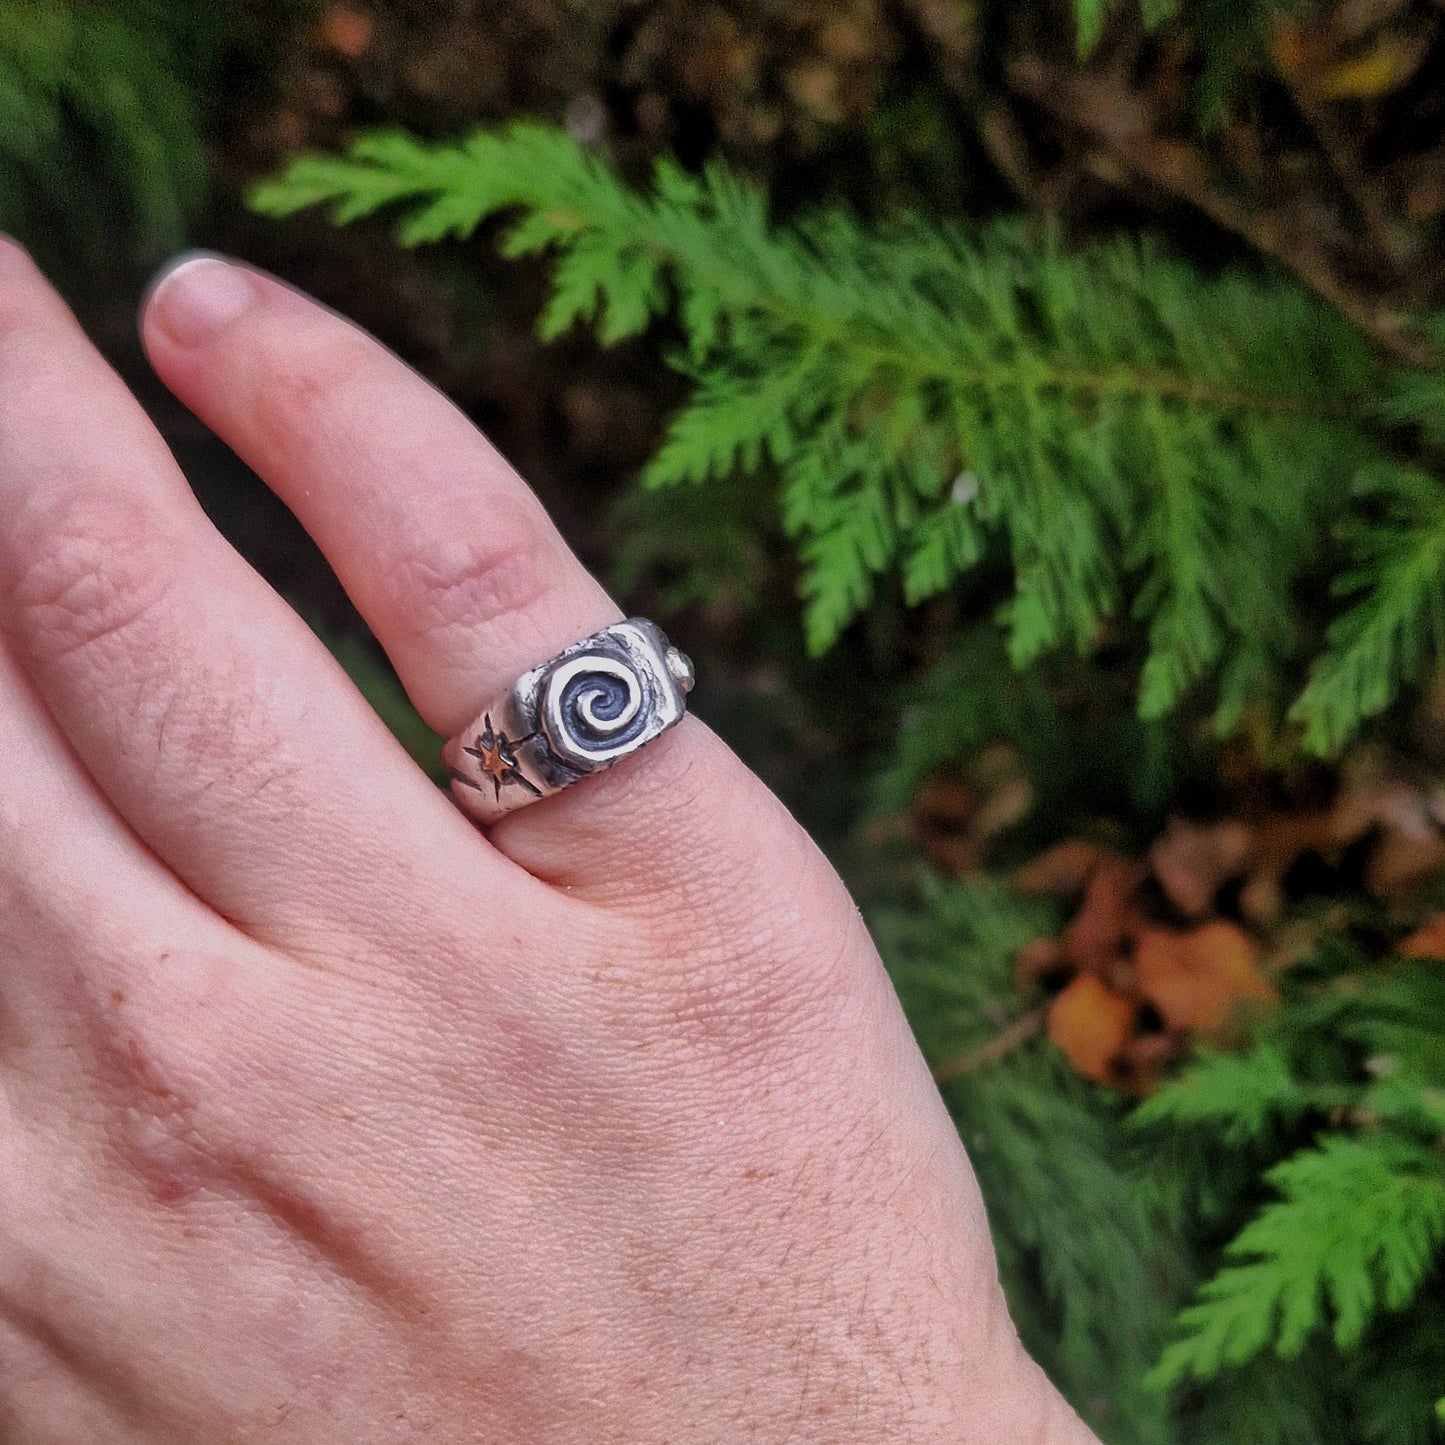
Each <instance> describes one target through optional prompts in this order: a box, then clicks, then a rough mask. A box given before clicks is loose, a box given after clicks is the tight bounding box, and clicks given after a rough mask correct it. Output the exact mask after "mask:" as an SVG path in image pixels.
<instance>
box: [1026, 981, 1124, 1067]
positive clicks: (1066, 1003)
mask: <svg viewBox="0 0 1445 1445" xmlns="http://www.w3.org/2000/svg"><path fill="white" fill-rule="evenodd" d="M1137 1013H1138V1005H1137V1004H1135V1003H1134V1001H1133V1000H1132V999H1128V998H1125V997H1124V995H1123V994H1121V993H1116V992H1115V991H1114V990H1113V989H1111V988H1110V987H1109V985H1108V984H1106V983H1105V982H1104V981H1103V979H1100V978H1095V977H1094V976H1093V975H1092V974H1087V973H1081V974H1080V975H1079V976H1078V977H1077V978H1076V979H1075V980H1074V981H1073V982H1072V983H1071V984H1070V985H1069V986H1068V988H1066V989H1065V990H1064V991H1063V992H1062V993H1061V994H1060V995H1059V996H1058V998H1056V999H1055V1000H1054V1001H1053V1003H1052V1004H1051V1005H1050V1007H1049V1024H1048V1027H1049V1037H1050V1038H1051V1039H1052V1040H1053V1041H1054V1043H1055V1044H1056V1045H1058V1047H1059V1048H1060V1049H1061V1050H1062V1051H1063V1053H1064V1055H1065V1057H1066V1058H1067V1059H1068V1061H1069V1062H1070V1063H1071V1064H1072V1065H1073V1066H1074V1067H1075V1068H1076V1069H1077V1070H1078V1071H1079V1072H1080V1073H1081V1074H1082V1075H1083V1076H1084V1077H1085V1078H1086V1079H1095V1080H1098V1081H1099V1082H1101V1083H1102V1082H1103V1081H1104V1080H1105V1079H1107V1078H1108V1077H1109V1075H1110V1072H1111V1066H1112V1064H1113V1062H1114V1060H1115V1059H1116V1058H1117V1057H1118V1055H1119V1053H1120V1051H1121V1050H1122V1049H1123V1048H1124V1046H1125V1045H1126V1044H1127V1043H1128V1041H1129V1039H1130V1038H1131V1037H1132V1035H1133V1032H1134V1019H1135V1016H1136V1015H1137Z"/></svg>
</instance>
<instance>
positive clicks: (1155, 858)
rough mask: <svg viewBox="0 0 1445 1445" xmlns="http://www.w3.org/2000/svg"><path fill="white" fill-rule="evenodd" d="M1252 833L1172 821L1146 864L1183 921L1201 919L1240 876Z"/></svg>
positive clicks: (1232, 824) (1241, 826)
mask: <svg viewBox="0 0 1445 1445" xmlns="http://www.w3.org/2000/svg"><path fill="white" fill-rule="evenodd" d="M1253 847H1254V829H1253V828H1251V827H1250V826H1249V824H1248V823H1243V822H1240V821H1239V820H1238V819H1234V818H1226V819H1224V820H1222V821H1221V822H1218V823H1190V822H1187V821H1185V820H1184V819H1182V818H1171V819H1170V820H1169V826H1168V828H1167V829H1166V831H1165V833H1164V835H1163V837H1161V838H1160V839H1159V840H1158V841H1157V842H1156V843H1155V844H1154V846H1153V848H1151V849H1150V850H1149V862H1150V864H1151V865H1152V866H1153V869H1154V876H1155V877H1156V878H1157V879H1158V880H1159V886H1160V887H1161V888H1163V890H1164V892H1165V894H1166V895H1167V896H1168V898H1169V901H1170V902H1171V903H1173V904H1174V906H1175V907H1176V908H1177V909H1178V910H1179V911H1180V912H1181V913H1182V914H1184V916H1185V917H1186V918H1201V917H1203V915H1204V914H1205V913H1207V912H1208V911H1209V909H1210V907H1211V905H1212V904H1213V903H1214V898H1215V895H1216V894H1217V893H1218V892H1219V890H1220V888H1221V887H1222V886H1223V885H1224V883H1225V882H1226V880H1228V879H1230V878H1233V877H1235V876H1236V875H1237V874H1239V873H1240V872H1242V871H1243V869H1244V866H1245V862H1246V860H1247V859H1248V858H1249V856H1250V852H1251V850H1252V849H1253Z"/></svg>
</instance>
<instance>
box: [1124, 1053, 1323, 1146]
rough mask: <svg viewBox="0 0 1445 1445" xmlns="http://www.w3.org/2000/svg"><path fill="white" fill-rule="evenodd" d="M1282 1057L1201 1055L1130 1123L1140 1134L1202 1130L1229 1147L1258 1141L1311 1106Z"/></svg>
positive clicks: (1146, 1103)
mask: <svg viewBox="0 0 1445 1445" xmlns="http://www.w3.org/2000/svg"><path fill="white" fill-rule="evenodd" d="M1314 1102H1315V1101H1314V1099H1313V1098H1312V1096H1311V1094H1310V1092H1309V1091H1308V1090H1307V1089H1306V1088H1305V1087H1303V1086H1302V1085H1301V1084H1300V1082H1299V1081H1298V1080H1297V1079H1296V1078H1295V1076H1294V1074H1293V1072H1292V1071H1291V1069H1290V1067H1289V1063H1288V1061H1287V1060H1286V1059H1285V1057H1284V1055H1283V1054H1282V1053H1281V1052H1280V1051H1279V1050H1278V1049H1277V1048H1275V1047H1274V1046H1273V1045H1271V1044H1267V1043H1266V1044H1260V1045H1258V1046H1257V1047H1256V1048H1254V1049H1252V1050H1251V1051H1250V1052H1249V1053H1246V1054H1206V1055H1204V1056H1203V1057H1202V1058H1201V1059H1200V1060H1199V1062H1197V1063H1196V1064H1194V1065H1193V1066H1192V1067H1191V1068H1189V1069H1187V1070H1186V1071H1185V1072H1184V1073H1183V1074H1181V1075H1180V1076H1179V1078H1177V1079H1175V1080H1173V1081H1172V1082H1170V1083H1168V1084H1166V1085H1165V1086H1164V1087H1163V1088H1162V1089H1160V1090H1159V1091H1158V1092H1157V1093H1155V1094H1153V1095H1151V1096H1150V1097H1149V1098H1148V1099H1146V1100H1145V1101H1144V1102H1143V1103H1142V1104H1140V1105H1139V1107H1138V1108H1137V1109H1136V1110H1135V1111H1134V1113H1133V1114H1132V1115H1131V1117H1130V1123H1131V1125H1132V1126H1133V1127H1135V1128H1137V1129H1142V1130H1149V1129H1157V1128H1160V1127H1168V1128H1173V1129H1199V1128H1206V1129H1208V1130H1210V1131H1211V1132H1213V1133H1217V1134H1218V1135H1219V1136H1220V1137H1222V1138H1223V1140H1224V1142H1225V1143H1226V1144H1227V1145H1230V1146H1231V1147H1238V1146H1240V1145H1243V1144H1247V1143H1250V1142H1251V1141H1254V1140H1257V1139H1259V1138H1261V1137H1262V1136H1263V1135H1264V1134H1266V1133H1267V1132H1268V1131H1269V1130H1270V1129H1271V1128H1272V1127H1274V1126H1275V1125H1276V1124H1277V1123H1280V1122H1284V1123H1288V1122H1291V1121H1292V1120H1294V1119H1297V1118H1299V1117H1300V1116H1302V1115H1303V1114H1304V1113H1305V1112H1306V1111H1307V1110H1308V1109H1310V1108H1311V1107H1312V1105H1313V1104H1314Z"/></svg>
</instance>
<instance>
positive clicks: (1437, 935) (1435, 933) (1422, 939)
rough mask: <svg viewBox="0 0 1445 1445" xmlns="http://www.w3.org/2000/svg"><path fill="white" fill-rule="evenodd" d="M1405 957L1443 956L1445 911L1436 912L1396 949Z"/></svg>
mask: <svg viewBox="0 0 1445 1445" xmlns="http://www.w3.org/2000/svg"><path fill="white" fill-rule="evenodd" d="M1395 952H1396V953H1398V954H1402V955H1403V956H1404V957H1405V958H1445V913H1437V914H1436V915H1435V916H1434V917H1433V918H1432V919H1431V920H1430V921H1429V922H1428V923H1427V924H1425V926H1424V927H1423V928H1418V929H1416V930H1415V932H1414V933H1412V934H1411V935H1410V936H1409V938H1407V939H1406V940H1405V941H1404V942H1403V943H1402V944H1401V945H1400V946H1399V947H1398V948H1397V949H1396V950H1395Z"/></svg>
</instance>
